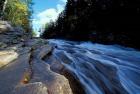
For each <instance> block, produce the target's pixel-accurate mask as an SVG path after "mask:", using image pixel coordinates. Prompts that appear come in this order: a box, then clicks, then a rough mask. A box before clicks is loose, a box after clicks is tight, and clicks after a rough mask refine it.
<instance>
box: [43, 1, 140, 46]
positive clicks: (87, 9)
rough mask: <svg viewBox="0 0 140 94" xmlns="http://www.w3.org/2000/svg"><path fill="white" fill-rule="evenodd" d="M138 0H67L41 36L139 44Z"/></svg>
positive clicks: (106, 42)
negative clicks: (54, 20) (62, 9)
mask: <svg viewBox="0 0 140 94" xmlns="http://www.w3.org/2000/svg"><path fill="white" fill-rule="evenodd" d="M139 17H140V1H139V0H68V1H67V4H66V6H65V9H64V11H63V12H62V13H61V14H60V15H59V17H58V19H57V20H56V22H50V23H47V24H46V29H45V31H44V32H43V33H42V35H41V37H42V38H47V39H50V38H58V39H67V40H75V41H92V42H98V43H103V44H121V45H124V46H129V47H135V48H140V46H139V44H138V41H139V31H140V19H139Z"/></svg>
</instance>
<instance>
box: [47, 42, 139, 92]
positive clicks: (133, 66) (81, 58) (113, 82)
mask: <svg viewBox="0 0 140 94" xmlns="http://www.w3.org/2000/svg"><path fill="white" fill-rule="evenodd" d="M49 42H50V43H51V44H53V45H57V47H56V48H55V50H54V54H55V55H56V56H57V57H58V58H59V59H60V60H61V63H62V64H63V65H65V67H66V68H68V69H69V70H70V71H72V72H73V73H74V75H75V77H76V78H77V79H78V80H80V82H81V84H82V85H83V87H84V89H85V92H86V94H140V52H139V51H136V50H134V49H131V48H125V47H121V46H118V45H101V44H96V43H90V42H82V43H78V42H70V41H63V40H49ZM64 58H65V59H64ZM66 59H67V60H66Z"/></svg>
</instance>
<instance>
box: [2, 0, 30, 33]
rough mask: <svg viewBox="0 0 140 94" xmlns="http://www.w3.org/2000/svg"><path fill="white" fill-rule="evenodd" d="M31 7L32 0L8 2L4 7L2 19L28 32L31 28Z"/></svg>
mask: <svg viewBox="0 0 140 94" xmlns="http://www.w3.org/2000/svg"><path fill="white" fill-rule="evenodd" d="M3 1H4V0H3ZM1 6H2V4H1ZM31 7H32V0H8V1H7V4H6V7H5V11H4V13H3V14H2V15H3V19H4V20H7V21H10V22H11V23H12V24H13V25H15V26H21V27H23V28H24V29H25V30H26V31H28V30H29V29H30V28H31V24H30V22H31V21H30V18H31V15H32V8H31ZM1 10H2V7H1Z"/></svg>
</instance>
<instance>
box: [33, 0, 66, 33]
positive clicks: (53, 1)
mask: <svg viewBox="0 0 140 94" xmlns="http://www.w3.org/2000/svg"><path fill="white" fill-rule="evenodd" d="M66 1H67V0H33V3H34V5H33V10H34V13H33V22H32V24H33V29H34V30H35V31H38V30H39V29H40V28H41V27H43V26H44V25H45V23H49V22H50V21H55V20H56V19H57V17H58V14H59V13H60V12H62V11H63V10H64V7H65V4H66Z"/></svg>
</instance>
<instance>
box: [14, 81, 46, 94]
mask: <svg viewBox="0 0 140 94" xmlns="http://www.w3.org/2000/svg"><path fill="white" fill-rule="evenodd" d="M12 94H48V91H47V87H46V86H45V85H44V84H43V83H42V82H35V83H29V84H24V85H21V86H17V87H16V89H15V90H14V91H13V93H12Z"/></svg>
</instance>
